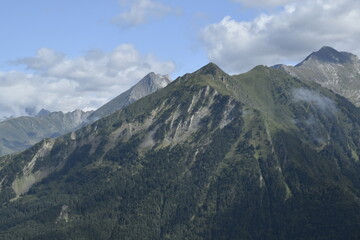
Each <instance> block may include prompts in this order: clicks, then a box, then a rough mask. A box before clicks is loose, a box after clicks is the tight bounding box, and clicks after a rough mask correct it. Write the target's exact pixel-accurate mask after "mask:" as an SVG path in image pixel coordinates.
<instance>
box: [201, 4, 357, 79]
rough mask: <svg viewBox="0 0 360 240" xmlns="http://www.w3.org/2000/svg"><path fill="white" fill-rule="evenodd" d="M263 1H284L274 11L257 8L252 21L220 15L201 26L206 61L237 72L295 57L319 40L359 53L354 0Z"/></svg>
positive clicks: (319, 43)
mask: <svg viewBox="0 0 360 240" xmlns="http://www.w3.org/2000/svg"><path fill="white" fill-rule="evenodd" d="M238 1H239V2H242V3H250V1H247V0H238ZM260 2H261V1H260ZM267 2H270V3H273V4H275V5H276V4H280V3H288V4H286V5H284V6H283V8H282V10H281V11H279V12H277V13H274V14H266V13H263V14H261V15H259V16H257V17H256V18H255V19H253V20H252V21H237V20H236V19H235V18H232V17H230V16H226V17H224V18H223V19H222V20H221V21H220V22H218V23H214V24H211V25H208V26H206V27H205V28H204V29H203V30H202V32H201V37H200V38H201V41H202V43H203V44H204V46H205V49H206V52H207V55H208V58H209V60H210V61H213V62H215V63H217V64H219V65H220V66H222V67H223V68H224V69H225V70H227V71H229V72H233V73H239V72H242V71H247V70H250V69H251V68H252V67H254V66H256V65H259V64H264V65H274V64H277V63H289V62H293V61H296V62H299V61H300V60H302V59H303V58H305V57H306V56H304V52H308V53H311V52H313V51H315V50H318V49H319V48H320V47H322V46H325V45H326V46H332V47H335V48H337V49H339V50H344V51H350V52H354V53H356V54H359V52H360V51H359V50H360V46H359V44H358V42H359V41H360V24H358V23H359V22H360V1H357V0H302V1H300V0H295V1H286V0H284V1H280V0H279V1H267Z"/></svg>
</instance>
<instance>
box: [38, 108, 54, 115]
mask: <svg viewBox="0 0 360 240" xmlns="http://www.w3.org/2000/svg"><path fill="white" fill-rule="evenodd" d="M50 113H51V112H50V111H49V110H46V109H44V108H42V109H41V110H40V111H39V112H38V113H37V114H36V115H35V117H45V116H49V114H50Z"/></svg>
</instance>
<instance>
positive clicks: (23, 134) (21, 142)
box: [0, 109, 91, 156]
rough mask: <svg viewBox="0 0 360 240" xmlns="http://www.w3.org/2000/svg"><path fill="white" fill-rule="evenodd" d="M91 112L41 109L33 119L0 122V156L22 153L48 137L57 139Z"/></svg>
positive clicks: (25, 118) (27, 117)
mask: <svg viewBox="0 0 360 240" xmlns="http://www.w3.org/2000/svg"><path fill="white" fill-rule="evenodd" d="M90 114H91V112H83V111H81V110H75V111H73V112H68V113H62V112H52V113H50V112H49V111H47V110H45V109H42V110H41V111H40V112H39V113H38V114H37V115H36V116H35V117H30V116H24V117H17V118H11V119H8V120H4V121H2V122H0V156H3V155H6V154H10V153H13V152H19V151H23V150H25V149H27V148H29V147H31V146H32V145H34V144H35V143H37V142H39V141H41V140H43V139H44V138H48V137H58V136H60V135H63V134H65V133H68V132H71V131H72V130H74V129H75V128H76V127H78V126H79V125H80V124H81V123H82V122H83V121H84V120H85V119H86V118H87V117H88V116H89V115H90Z"/></svg>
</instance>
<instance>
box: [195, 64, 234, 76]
mask: <svg viewBox="0 0 360 240" xmlns="http://www.w3.org/2000/svg"><path fill="white" fill-rule="evenodd" d="M196 73H197V74H204V75H208V74H209V75H213V76H216V75H219V74H220V75H227V74H226V73H225V72H224V71H223V70H222V69H221V68H220V67H218V66H217V65H216V64H215V63H213V62H210V63H208V64H207V65H205V66H203V67H202V68H200V69H199V70H197V71H196Z"/></svg>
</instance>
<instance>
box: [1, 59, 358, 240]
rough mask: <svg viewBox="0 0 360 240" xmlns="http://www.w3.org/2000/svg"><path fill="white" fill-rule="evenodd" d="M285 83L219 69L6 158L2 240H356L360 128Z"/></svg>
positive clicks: (320, 92)
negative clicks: (231, 73)
mask: <svg viewBox="0 0 360 240" xmlns="http://www.w3.org/2000/svg"><path fill="white" fill-rule="evenodd" d="M359 113H360V112H359V110H358V109H357V108H356V107H355V106H354V105H352V104H351V103H350V102H349V101H347V100H346V99H345V98H343V97H340V96H339V95H336V94H334V93H332V92H330V91H328V90H326V89H324V88H321V87H320V86H319V85H317V84H315V83H309V82H302V81H300V80H298V79H295V78H292V77H291V76H290V75H288V74H286V73H285V72H283V71H279V70H275V69H271V68H266V67H262V66H259V67H256V68H254V69H253V70H252V71H250V72H248V73H245V74H241V75H237V76H229V75H227V74H226V73H224V72H223V71H222V70H221V69H219V68H218V67H217V66H216V65H214V64H208V65H207V66H205V67H203V68H201V69H200V70H198V71H196V72H194V73H192V74H186V75H184V76H183V77H181V78H178V79H177V80H175V81H173V82H172V83H170V84H169V85H168V86H167V87H165V88H163V89H161V90H159V91H157V92H156V93H154V94H151V95H149V96H147V97H145V98H143V99H140V100H139V101H137V102H135V103H133V104H131V105H129V106H128V107H126V108H124V109H123V110H121V111H118V112H116V113H114V114H112V115H110V116H109V117H107V118H103V119H100V120H99V121H97V122H95V123H93V124H92V125H89V126H87V127H85V128H83V129H80V130H78V131H76V132H73V133H71V134H68V135H65V136H63V137H60V138H57V139H48V140H44V141H42V142H40V143H39V144H37V145H35V146H34V147H32V148H30V149H28V150H27V151H25V152H23V153H21V154H18V155H14V156H6V157H3V158H1V159H0V183H1V184H0V186H1V188H0V189H1V190H0V191H1V192H0V203H1V207H0V216H1V217H0V218H1V225H0V239H356V238H358V236H359V234H360V230H359V229H360V228H359V227H360V226H359V225H360V214H359V213H360V201H359V196H360V192H359V190H360V168H359V154H360V148H359V146H360V142H359V141H360V140H359V139H360V125H359V124H360V118H359Z"/></svg>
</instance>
